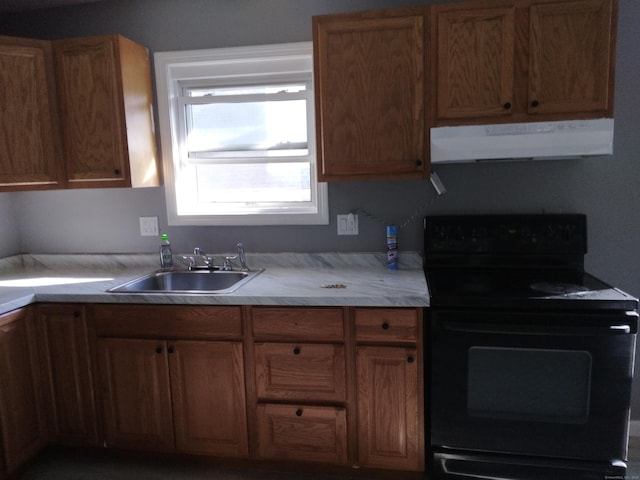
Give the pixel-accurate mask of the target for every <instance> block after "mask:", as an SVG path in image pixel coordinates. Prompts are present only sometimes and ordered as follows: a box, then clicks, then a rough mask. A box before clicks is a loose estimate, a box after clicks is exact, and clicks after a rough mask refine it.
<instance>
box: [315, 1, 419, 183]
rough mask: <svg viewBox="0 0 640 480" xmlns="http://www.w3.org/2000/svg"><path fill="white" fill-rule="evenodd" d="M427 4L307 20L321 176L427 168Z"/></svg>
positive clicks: (394, 174) (413, 173)
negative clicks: (310, 30)
mask: <svg viewBox="0 0 640 480" xmlns="http://www.w3.org/2000/svg"><path fill="white" fill-rule="evenodd" d="M427 16H428V9H426V8H415V9H410V8H407V9H390V10H381V11H370V12H360V13H354V14H341V15H326V16H319V17H314V18H313V39H314V76H315V95H316V131H317V152H318V177H319V179H320V181H334V180H355V179H393V178H421V177H425V176H427V175H428V173H429V159H428V155H427V148H428V142H427V141H426V135H427V132H426V128H427V123H426V120H425V119H426V112H427V108H426V105H427V98H426V96H425V85H426V83H425V74H426V72H427V71H428V70H427V66H426V56H425V52H426V38H425V28H426V25H425V24H426V18H427Z"/></svg>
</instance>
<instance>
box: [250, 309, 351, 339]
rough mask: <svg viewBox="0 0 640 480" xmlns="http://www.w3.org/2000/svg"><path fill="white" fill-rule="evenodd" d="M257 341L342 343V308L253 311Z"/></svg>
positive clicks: (254, 332)
mask: <svg viewBox="0 0 640 480" xmlns="http://www.w3.org/2000/svg"><path fill="white" fill-rule="evenodd" d="M252 317H253V335H254V336H255V338H256V340H300V341H324V342H342V341H343V339H344V313H343V309H342V308H270V307H267V308H254V309H253V310H252Z"/></svg>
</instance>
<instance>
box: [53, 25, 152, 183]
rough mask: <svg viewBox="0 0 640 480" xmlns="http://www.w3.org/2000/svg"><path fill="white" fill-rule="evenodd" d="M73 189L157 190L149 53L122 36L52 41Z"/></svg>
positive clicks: (70, 180)
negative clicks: (138, 188)
mask: <svg viewBox="0 0 640 480" xmlns="http://www.w3.org/2000/svg"><path fill="white" fill-rule="evenodd" d="M53 51H54V59H55V65H56V79H57V86H58V99H59V105H60V114H61V119H62V133H63V138H64V142H63V143H64V150H65V158H66V164H67V168H66V170H67V176H68V186H69V187H70V188H87V187H89V188H98V187H131V186H133V187H136V186H156V185H158V184H159V172H158V167H157V153H156V143H155V134H154V129H153V112H152V105H153V93H152V87H151V69H150V60H149V52H148V51H147V49H146V48H144V47H142V46H141V45H138V44H136V43H135V42H132V41H131V40H128V39H126V38H124V37H122V36H120V35H105V36H96V37H84V38H73V39H64V40H55V41H54V42H53Z"/></svg>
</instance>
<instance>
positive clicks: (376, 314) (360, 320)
mask: <svg viewBox="0 0 640 480" xmlns="http://www.w3.org/2000/svg"><path fill="white" fill-rule="evenodd" d="M354 317H355V326H356V341H357V342H375V343H386V342H392V343H393V342H412V343H415V342H416V341H417V340H418V321H419V320H420V311H419V310H417V309H411V308H356V309H355V313H354Z"/></svg>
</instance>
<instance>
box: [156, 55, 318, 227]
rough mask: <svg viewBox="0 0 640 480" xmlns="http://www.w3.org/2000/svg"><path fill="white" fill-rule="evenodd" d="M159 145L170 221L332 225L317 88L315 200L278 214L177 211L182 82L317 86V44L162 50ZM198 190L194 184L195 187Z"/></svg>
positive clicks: (311, 138) (311, 116)
mask: <svg viewBox="0 0 640 480" xmlns="http://www.w3.org/2000/svg"><path fill="white" fill-rule="evenodd" d="M154 61H155V72H156V88H157V95H158V116H159V127H160V145H161V147H162V163H163V167H164V168H163V171H164V184H165V194H166V203H167V220H168V223H169V225H327V224H329V206H328V203H329V202H328V188H327V184H326V183H322V182H318V180H317V179H318V176H317V168H316V162H317V160H316V146H315V126H314V125H315V124H314V120H315V113H314V102H313V90H311V92H310V93H311V101H309V102H308V111H307V117H308V118H307V121H308V122H309V135H308V138H307V142H308V149H309V161H310V170H311V171H310V176H311V178H310V182H311V202H310V204H309V205H308V206H307V207H305V208H285V207H283V208H282V209H281V210H280V211H279V212H278V213H263V212H260V211H256V212H254V213H246V214H239V215H238V214H228V215H210V214H193V215H191V214H190V215H180V214H179V213H178V195H179V193H178V191H177V183H176V182H178V181H180V168H181V152H182V151H183V146H182V145H180V138H181V137H180V135H179V127H180V124H179V122H180V118H181V117H182V118H184V115H183V112H181V108H180V102H179V99H180V97H181V96H182V86H183V85H184V84H187V83H191V82H198V81H199V80H201V79H218V80H220V79H225V78H227V79H228V78H237V79H245V80H246V79H250V78H260V79H262V78H264V79H271V78H273V79H275V81H282V79H288V78H290V79H292V80H294V81H295V80H297V79H298V80H299V79H300V78H301V76H306V77H307V78H309V79H310V85H312V86H313V46H312V43H311V42H299V43H289V44H276V45H260V46H251V47H232V48H216V49H206V50H189V51H181V52H157V53H155V55H154ZM194 188H195V185H194Z"/></svg>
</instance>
